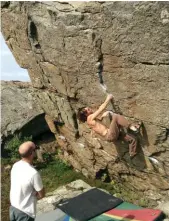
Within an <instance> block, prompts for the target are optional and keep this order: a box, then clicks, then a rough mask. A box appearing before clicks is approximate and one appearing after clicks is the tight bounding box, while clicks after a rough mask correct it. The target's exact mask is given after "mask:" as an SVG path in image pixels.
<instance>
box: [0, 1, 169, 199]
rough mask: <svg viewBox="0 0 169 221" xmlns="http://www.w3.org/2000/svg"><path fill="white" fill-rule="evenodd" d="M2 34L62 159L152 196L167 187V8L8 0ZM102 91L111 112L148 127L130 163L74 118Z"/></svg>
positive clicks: (117, 147)
mask: <svg viewBox="0 0 169 221" xmlns="http://www.w3.org/2000/svg"><path fill="white" fill-rule="evenodd" d="M2 32H3V36H4V37H5V40H6V43H7V44H8V46H9V48H10V49H11V51H12V53H13V54H14V56H15V59H16V61H17V62H18V64H19V65H20V66H21V67H23V68H27V69H28V72H29V75H30V78H31V81H32V85H33V87H35V88H37V90H36V92H35V96H36V98H37V101H38V103H39V105H40V106H41V107H42V109H44V111H45V113H46V120H47V122H48V125H49V127H50V129H51V131H52V132H53V133H54V134H55V137H56V139H57V141H58V143H59V144H60V146H61V152H60V156H61V157H62V158H63V159H65V160H67V161H68V162H70V163H71V164H72V165H73V167H74V168H75V169H77V170H79V171H82V172H83V174H85V175H86V176H91V177H96V176H98V177H102V176H103V175H105V174H107V176H109V177H110V179H116V180H118V181H119V182H123V183H124V186H125V185H126V186H127V188H131V189H137V190H139V191H142V192H144V193H145V194H146V193H147V195H149V194H148V192H149V191H153V192H155V193H158V192H160V194H162V193H163V191H165V190H167V189H169V182H168V176H169V114H168V109H169V99H168V94H169V71H168V68H169V59H168V58H169V41H168V36H169V3H168V2H130V3H129V2H69V3H66V2H8V3H7V2H4V3H3V4H2ZM97 73H99V74H97ZM103 86H104V87H103ZM105 87H107V92H109V93H112V94H113V95H114V96H115V102H114V105H113V106H111V105H110V107H109V108H111V109H112V108H113V109H114V111H116V112H119V113H122V114H123V115H125V116H126V117H128V118H129V119H130V120H135V119H136V120H142V121H143V123H144V127H143V131H142V136H141V135H139V136H138V139H139V141H140V142H139V143H140V145H139V147H138V155H137V156H135V157H134V158H133V159H130V157H129V154H128V145H127V144H126V143H124V142H122V141H121V140H119V141H118V142H116V143H115V144H113V143H107V142H105V141H102V140H99V139H97V138H93V137H92V136H91V134H90V130H89V128H88V126H87V125H86V124H80V123H79V122H78V120H77V118H76V113H77V111H78V109H79V108H81V107H84V106H91V107H93V108H96V107H98V106H99V105H100V104H101V103H102V102H103V101H104V99H105V89H104V88H105ZM63 124H64V125H63ZM117 152H118V153H119V155H120V157H121V160H120V161H119V162H116V161H115V155H116V153H117ZM144 153H148V154H147V156H146V155H145V154H144ZM152 154H153V158H149V157H148V156H150V155H152ZM164 194H165V195H166V194H167V192H164Z"/></svg>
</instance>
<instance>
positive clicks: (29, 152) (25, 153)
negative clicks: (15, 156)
mask: <svg viewBox="0 0 169 221" xmlns="http://www.w3.org/2000/svg"><path fill="white" fill-rule="evenodd" d="M36 149H37V147H36V145H35V144H34V143H33V142H32V141H27V142H24V143H23V144H21V145H20V147H19V154H20V156H21V157H22V158H25V159H29V160H33V158H34V157H35V156H36V153H35V151H36Z"/></svg>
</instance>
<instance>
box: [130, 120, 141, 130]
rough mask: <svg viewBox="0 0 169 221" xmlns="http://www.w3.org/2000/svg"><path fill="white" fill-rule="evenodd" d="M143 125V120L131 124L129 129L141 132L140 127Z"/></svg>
mask: <svg viewBox="0 0 169 221" xmlns="http://www.w3.org/2000/svg"><path fill="white" fill-rule="evenodd" d="M141 126H142V122H141V121H140V122H138V123H133V124H131V125H130V126H129V129H130V130H131V131H132V132H134V133H139V132H140V128H141Z"/></svg>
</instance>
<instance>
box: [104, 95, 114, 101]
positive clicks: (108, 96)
mask: <svg viewBox="0 0 169 221" xmlns="http://www.w3.org/2000/svg"><path fill="white" fill-rule="evenodd" d="M113 98H114V97H113V95H112V94H108V95H107V98H106V100H107V101H110V100H112V99H113Z"/></svg>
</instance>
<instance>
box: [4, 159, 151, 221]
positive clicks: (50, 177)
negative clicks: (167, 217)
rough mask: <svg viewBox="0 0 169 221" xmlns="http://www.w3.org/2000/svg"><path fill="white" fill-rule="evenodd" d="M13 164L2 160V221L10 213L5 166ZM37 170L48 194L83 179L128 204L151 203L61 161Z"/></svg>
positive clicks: (38, 167)
mask: <svg viewBox="0 0 169 221" xmlns="http://www.w3.org/2000/svg"><path fill="white" fill-rule="evenodd" d="M7 164H8V165H9V164H12V162H10V161H9V159H8V160H2V161H1V166H2V174H1V175H2V176H1V183H2V186H1V220H2V221H9V218H8V216H9V215H8V211H9V206H10V202H9V191H10V170H6V171H5V170H4V167H5V165H7ZM36 167H37V170H38V171H39V172H40V174H41V177H42V181H43V185H44V187H45V190H46V192H47V193H48V192H52V191H54V190H56V189H57V188H58V187H59V186H61V185H65V184H67V183H70V182H72V181H74V180H77V179H82V180H83V181H85V182H86V183H88V184H89V185H91V186H95V187H97V188H102V189H105V190H107V191H108V192H110V193H111V194H115V193H116V196H117V197H119V198H122V199H123V200H125V201H127V202H131V203H134V204H137V205H140V206H143V207H148V206H150V205H151V204H150V202H149V201H148V200H147V199H144V198H143V196H142V193H139V192H134V191H133V190H129V189H125V187H124V185H122V184H121V183H116V182H115V181H112V182H111V183H104V182H102V181H101V180H92V179H87V178H86V177H84V176H83V175H82V174H81V173H78V172H76V171H74V170H72V168H71V167H70V166H68V165H66V164H65V163H64V162H63V161H61V160H59V159H55V160H53V161H50V162H46V163H41V164H40V163H38V164H36Z"/></svg>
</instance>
